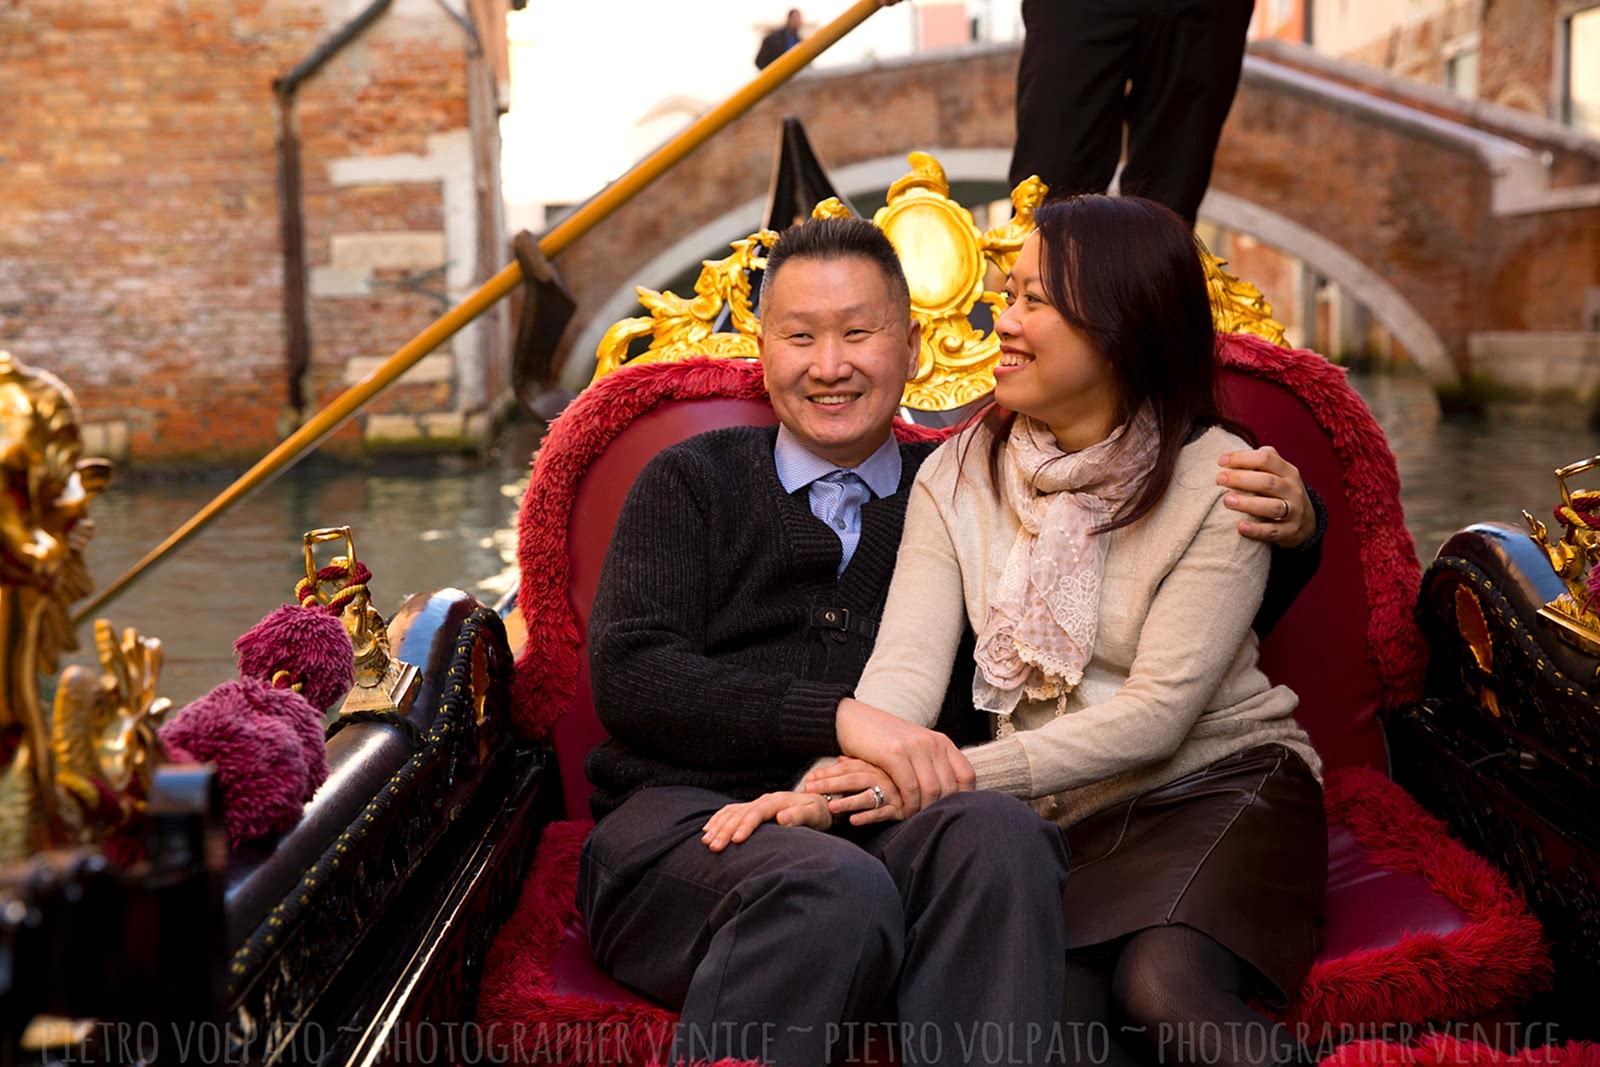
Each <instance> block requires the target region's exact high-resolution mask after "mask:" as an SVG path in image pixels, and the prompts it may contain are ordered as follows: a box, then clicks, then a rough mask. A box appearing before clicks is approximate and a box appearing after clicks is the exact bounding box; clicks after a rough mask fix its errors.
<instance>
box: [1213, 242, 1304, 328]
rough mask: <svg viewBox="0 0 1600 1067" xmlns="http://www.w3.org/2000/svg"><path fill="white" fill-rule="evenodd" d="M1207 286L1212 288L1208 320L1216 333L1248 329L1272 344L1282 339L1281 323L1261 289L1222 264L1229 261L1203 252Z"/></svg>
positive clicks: (1225, 264)
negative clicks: (1273, 315) (1209, 318)
mask: <svg viewBox="0 0 1600 1067" xmlns="http://www.w3.org/2000/svg"><path fill="white" fill-rule="evenodd" d="M1204 258H1205V264H1206V286H1207V287H1208V288H1209V289H1210V290H1211V320H1212V322H1213V323H1214V324H1215V325H1216V328H1217V332H1218V333H1251V334H1255V335H1256V336H1257V337H1260V338H1262V339H1263V340H1266V341H1271V342H1272V343H1273V344H1275V345H1281V344H1283V343H1284V337H1283V326H1282V324H1280V323H1279V322H1278V320H1277V319H1274V318H1273V317H1272V305H1271V304H1269V303H1267V298H1266V297H1265V296H1263V295H1262V293H1261V290H1260V289H1257V288H1256V287H1255V286H1253V285H1251V284H1250V283H1249V282H1246V281H1240V280H1239V279H1238V278H1236V277H1234V276H1233V275H1231V274H1229V273H1228V272H1227V271H1225V270H1223V269H1222V268H1223V267H1225V266H1227V263H1228V261H1227V260H1225V259H1218V258H1217V257H1216V256H1213V255H1212V254H1211V253H1210V252H1207V253H1206V254H1205V257H1204Z"/></svg>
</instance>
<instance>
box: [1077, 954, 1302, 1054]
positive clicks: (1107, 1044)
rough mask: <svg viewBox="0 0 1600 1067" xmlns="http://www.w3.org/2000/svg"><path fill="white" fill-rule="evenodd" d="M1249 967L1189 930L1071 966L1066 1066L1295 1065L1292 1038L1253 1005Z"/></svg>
mask: <svg viewBox="0 0 1600 1067" xmlns="http://www.w3.org/2000/svg"><path fill="white" fill-rule="evenodd" d="M1252 973H1253V972H1252V969H1251V968H1250V966H1249V965H1248V964H1246V963H1245V962H1244V961H1243V960H1241V959H1239V957H1237V956H1235V955H1234V954H1233V953H1232V952H1229V951H1228V950H1227V949H1226V948H1224V947H1222V946H1221V945H1219V944H1218V943H1217V942H1215V941H1213V940H1212V939H1211V938H1209V937H1207V936H1206V935H1205V934H1202V933H1201V932H1200V931H1198V930H1196V929H1194V928H1192V927H1188V926H1155V927H1151V928H1150V929H1148V930H1141V931H1140V932H1139V933H1137V934H1134V935H1133V936H1132V937H1130V938H1128V939H1127V940H1126V941H1124V942H1122V944H1121V946H1120V947H1119V948H1118V949H1116V951H1114V952H1112V953H1111V954H1110V955H1109V956H1107V957H1106V958H1105V959H1103V960H1092V961H1085V960H1078V959H1068V960H1067V991H1066V1000H1065V1003H1064V1005H1063V1007H1062V1022H1063V1024H1064V1027H1063V1032H1064V1036H1065V1041H1064V1042H1063V1044H1064V1047H1065V1049H1066V1054H1067V1057H1066V1062H1067V1063H1068V1064H1096V1065H1100V1067H1138V1065H1143V1064H1165V1065H1169V1067H1170V1065H1174V1064H1197V1063H1200V1064H1209V1065H1216V1067H1235V1065H1237V1067H1267V1065H1276V1064H1298V1063H1301V1062H1303V1057H1304V1055H1305V1053H1304V1051H1303V1050H1302V1049H1301V1047H1300V1045H1299V1043H1298V1042H1296V1041H1295V1039H1294V1036H1293V1035H1292V1034H1291V1033H1290V1032H1289V1030H1288V1029H1287V1028H1286V1027H1284V1026H1283V1025H1282V1024H1281V1023H1275V1022H1273V1021H1272V1020H1271V1019H1268V1018H1267V1017H1266V1016H1265V1015H1262V1014H1261V1013H1260V1012H1258V1011H1255V1010H1253V1009H1252V1008H1251V1007H1250V1004H1249V999H1248V998H1249V985H1250V983H1251V977H1252Z"/></svg>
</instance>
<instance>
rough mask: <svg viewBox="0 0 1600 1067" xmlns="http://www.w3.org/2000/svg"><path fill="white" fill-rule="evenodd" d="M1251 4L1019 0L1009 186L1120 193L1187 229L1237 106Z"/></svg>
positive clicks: (1247, 0)
mask: <svg viewBox="0 0 1600 1067" xmlns="http://www.w3.org/2000/svg"><path fill="white" fill-rule="evenodd" d="M1254 8H1255V0H1022V18H1023V23H1024V25H1025V26H1026V27H1027V36H1026V38H1025V39H1024V40H1023V44H1022V62H1021V64H1020V65H1019V67H1018V69H1017V142H1016V147H1015V148H1014V149H1013V151H1012V156H1011V184H1012V185H1013V186H1015V185H1016V184H1017V183H1019V182H1021V181H1022V180H1023V179H1025V178H1028V177H1029V176H1031V175H1034V174H1037V175H1038V176H1039V177H1040V178H1042V179H1044V182H1045V184H1046V185H1048V186H1050V191H1051V192H1052V193H1054V194H1056V195H1060V196H1070V195H1073V194H1076V193H1103V192H1105V191H1106V187H1107V186H1108V185H1110V184H1111V178H1112V175H1113V174H1114V173H1115V172H1116V169H1117V161H1118V159H1119V158H1120V157H1121V155H1122V145H1123V128H1124V124H1126V128H1127V146H1128V158H1127V162H1126V163H1125V164H1124V166H1123V169H1122V179H1121V182H1120V188H1121V190H1122V191H1123V192H1124V193H1128V194H1132V195H1138V196H1144V197H1148V198H1150V199H1152V200H1157V201H1160V202H1161V203H1163V204H1165V205H1167V206H1168V207H1170V208H1171V209H1172V210H1174V211H1176V212H1177V213H1178V214H1179V215H1180V216H1182V217H1183V219H1184V220H1185V221H1187V222H1188V223H1189V225H1190V226H1193V225H1194V222H1195V216H1196V214H1197V213H1198V212H1199V210H1200V201H1201V199H1202V198H1203V197H1204V196H1205V194H1206V186H1207V185H1208V184H1209V183H1210V181H1211V162H1212V158H1213V157H1214V156H1215V155H1216V151H1217V139H1218V138H1219V137H1221V135H1222V124H1223V122H1224V121H1225V120H1226V119H1227V117H1228V109H1229V108H1230V107H1232V106H1233V97H1234V93H1235V92H1236V91H1237V89H1238V87H1239V73H1240V69H1241V67H1242V65H1243V63H1244V44H1245V34H1246V32H1247V31H1248V29H1249V27H1250V15H1251V12H1252V11H1253V9H1254Z"/></svg>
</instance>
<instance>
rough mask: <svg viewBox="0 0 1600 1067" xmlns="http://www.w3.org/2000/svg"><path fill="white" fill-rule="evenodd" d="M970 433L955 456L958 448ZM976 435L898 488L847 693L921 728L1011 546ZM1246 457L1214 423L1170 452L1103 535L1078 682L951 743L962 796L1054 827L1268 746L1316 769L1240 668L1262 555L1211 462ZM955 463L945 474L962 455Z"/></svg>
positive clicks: (1272, 695)
mask: <svg viewBox="0 0 1600 1067" xmlns="http://www.w3.org/2000/svg"><path fill="white" fill-rule="evenodd" d="M969 441H970V447H969ZM988 445H989V432H988V430H986V429H985V428H983V427H981V426H979V427H974V428H973V429H971V430H968V431H966V432H965V433H963V434H961V435H960V436H958V437H955V438H953V439H951V440H950V441H948V442H946V443H945V444H944V445H943V446H942V447H941V448H939V450H938V451H936V452H935V453H934V454H933V455H932V456H930V457H929V458H928V460H927V462H926V463H924V464H923V465H922V470H921V471H920V472H919V473H918V475H917V479H916V481H915V483H914V484H913V485H912V487H911V499H910V501H909V503H908V505H907V509H906V522H905V534H904V536H903V538H902V540H901V542H900V555H899V559H898V561H897V562H896V565H895V572H894V580H893V583H892V584H891V585H890V587H889V600H888V604H887V606H886V608H885V611H884V618H883V622H882V624H881V626H880V627H879V630H878V638H877V644H876V647H875V649H874V651H873V654H872V659H871V660H870V661H869V662H868V664H867V668H866V671H865V673H864V674H863V675H862V677H861V682H860V684H859V685H858V686H857V687H856V696H857V697H858V698H859V699H861V700H863V701H865V702H867V703H868V704H872V705H874V706H876V707H879V708H882V709H884V710H885V711H889V712H892V713H894V714H896V715H899V716H901V717H902V718H906V719H910V720H911V721H913V722H917V723H921V724H922V725H924V726H932V724H933V722H934V719H935V717H936V716H937V714H938V710H939V707H940V704H941V702H942V700H943V697H944V692H945V688H946V686H947V684H948V682H949V679H950V668H951V664H952V662H953V661H954V658H955V654H956V646H957V644H958V642H959V641H960V638H961V635H962V629H963V624H964V623H970V624H971V625H972V627H973V629H974V631H977V632H981V631H982V629H983V623H984V620H985V619H986V618H987V617H988V612H989V599H990V597H991V595H992V594H993V592H994V590H995V587H996V585H997V583H998V582H999V579H1000V573H1001V571H1002V569H1003V568H1004V566H1005V562H1006V556H1007V554H1008V553H1009V552H1010V551H1011V546H1012V542H1013V540H1014V539H1015V537H1016V534H1017V529H1018V525H1019V524H1018V520H1017V517H1016V514H1015V512H1013V511H1012V509H1011V507H1010V506H1009V505H1008V504H1006V503H1005V502H1004V501H1003V500H1002V499H1001V498H1000V497H999V496H997V495H996V493H995V492H994V490H993V489H992V488H991V483H990V479H989V471H988V463H987V459H988ZM1247 447H1249V446H1248V445H1246V444H1245V443H1244V442H1243V441H1241V440H1240V439H1239V438H1237V437H1235V436H1233V435H1232V434H1229V433H1227V432H1225V431H1223V430H1220V429H1216V428H1212V429H1210V430H1207V431H1206V432H1205V433H1203V434H1201V435H1200V436H1199V437H1198V438H1196V439H1195V440H1194V441H1192V442H1190V443H1189V444H1188V445H1186V446H1185V447H1184V449H1183V451H1182V453H1181V454H1180V455H1179V458H1178V464H1177V469H1176V471H1175V472H1174V474H1173V479H1172V484H1171V486H1170V487H1169V488H1168V490H1167V492H1166V495H1165V496H1164V497H1162V499H1161V502H1160V504H1159V505H1157V507H1156V508H1155V510H1153V511H1152V512H1150V513H1149V514H1147V515H1146V516H1145V517H1144V518H1142V519H1140V520H1139V521H1138V522H1136V523H1134V524H1133V525H1132V526H1127V527H1124V528H1122V529H1120V530H1116V531H1113V532H1111V533H1108V534H1103V535H1100V536H1104V537H1107V538H1109V545H1108V550H1107V554H1106V569H1105V577H1104V581H1103V583H1102V585H1101V591H1100V613H1099V629H1098V634H1097V636H1096V640H1095V648H1094V655H1093V657H1092V658H1091V659H1090V661H1089V664H1088V666H1087V667H1086V668H1085V669H1084V674H1083V681H1082V682H1081V683H1080V684H1079V685H1078V686H1077V688H1075V689H1074V690H1072V692H1071V693H1069V694H1068V696H1067V701H1066V712H1065V714H1062V715H1060V716H1059V717H1058V716H1057V714H1056V710H1057V704H1056V702H1055V701H1053V700H1052V701H1049V702H1024V703H1023V704H1021V705H1019V706H1018V708H1017V710H1016V712H1015V713H1014V714H1013V716H1012V717H1013V719H1014V720H1015V722H1014V725H1015V726H1016V732H1015V733H1013V734H1009V735H1007V736H1003V737H999V738H997V739H996V740H994V741H990V742H987V743H985V744H981V745H976V746H974V747H972V748H969V749H967V750H966V756H967V758H968V759H969V760H971V761H972V767H973V769H974V770H975V771H976V772H977V776H978V788H980V789H994V790H998V791H1000V792H1003V793H1009V794H1011V795H1013V796H1018V797H1023V798H1030V799H1036V800H1038V801H1040V803H1039V804H1038V805H1037V806H1038V807H1039V808H1040V810H1041V812H1043V813H1044V814H1046V815H1049V816H1050V817H1053V818H1055V819H1057V820H1058V821H1059V822H1061V823H1062V824H1063V825H1070V824H1071V823H1074V822H1077V821H1078V820H1080V819H1083V818H1085V817H1087V816H1089V815H1092V814H1094V813H1095V812H1097V811H1101V810H1103V809H1104V808H1107V807H1109V806H1111V805H1112V804H1115V803H1117V802H1118V801H1121V800H1125V799H1127V798H1129V797H1132V796H1135V795H1137V794H1139V793H1142V792H1145V791H1146V790H1149V789H1153V788H1155V787H1158V786H1161V785H1164V784H1166V783H1168V782H1172V781H1175V780H1176V779H1178V778H1182V777H1183V776H1184V775H1187V774H1190V773H1192V772H1194V771H1197V770H1199V769H1201V768H1202V767H1205V766H1207V765H1208V764H1211V763H1214V762H1215V761H1217V760H1219V759H1222V758H1224V757H1226V756H1230V755H1232V754H1234V753H1236V752H1241V751H1244V750H1245V749H1248V748H1252V747H1254V746H1256V745H1262V744H1269V743H1273V742H1276V743H1278V744H1282V745H1285V746H1287V747H1288V748H1290V749H1292V750H1294V751H1295V752H1297V753H1299V755H1300V756H1301V758H1303V759H1304V760H1305V761H1306V763H1307V764H1308V765H1309V766H1310V768H1311V770H1312V772H1313V773H1320V768H1321V763H1320V761H1319V760H1318V759H1317V754H1316V751H1315V750H1314V749H1313V748H1312V747H1311V741H1310V739H1309V738H1307V737H1306V734H1305V732H1304V731H1303V730H1301V729H1300V727H1299V725H1298V724H1297V723H1296V722H1295V721H1294V718H1293V712H1294V708H1295V704H1296V702H1297V699H1296V697H1295V695H1294V693H1292V692H1291V691H1290V690H1288V689H1287V688H1285V687H1283V686H1274V685H1273V684H1272V683H1271V682H1269V681H1268V680H1267V677H1266V675H1264V674H1262V673H1261V671H1260V670H1259V669H1258V668H1257V666H1256V656H1257V645H1256V635H1255V633H1254V632H1253V631H1252V630H1251V628H1250V622H1251V619H1252V618H1254V616H1255V613H1256V609H1257V607H1258V606H1259V605H1260V603H1261V595H1262V591H1263V590H1264V589H1265V587H1266V582H1267V566H1268V556H1267V554H1268V552H1269V548H1268V546H1267V545H1265V544H1262V543H1260V542H1258V541H1251V540H1247V539H1246V538H1244V537H1241V536H1240V535H1239V533H1238V518H1239V516H1238V514H1237V513H1236V512H1233V511H1230V510H1228V509H1227V508H1226V507H1224V506H1223V503H1222V497H1223V494H1224V493H1225V492H1226V490H1225V489H1224V488H1223V487H1222V486H1219V485H1218V484H1217V480H1216V476H1217V470H1218V467H1217V457H1218V456H1220V455H1221V454H1222V453H1224V452H1228V451H1233V450H1237V449H1242V448H1247ZM963 455H965V457H966V463H965V466H964V468H963V467H962V466H961V464H960V462H959V460H960V457H961V456H963Z"/></svg>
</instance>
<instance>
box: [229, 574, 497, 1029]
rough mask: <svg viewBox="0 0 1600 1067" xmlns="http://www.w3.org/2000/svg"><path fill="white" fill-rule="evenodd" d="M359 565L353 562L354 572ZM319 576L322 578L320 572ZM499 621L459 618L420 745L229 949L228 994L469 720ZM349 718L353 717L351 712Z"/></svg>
mask: <svg viewBox="0 0 1600 1067" xmlns="http://www.w3.org/2000/svg"><path fill="white" fill-rule="evenodd" d="M364 569H365V568H358V573H359V572H360V571H362V570H364ZM362 577H363V578H364V577H365V576H362ZM318 578H319V579H320V578H321V573H320V572H319V574H318ZM501 626H503V623H501V621H500V616H498V615H497V614H495V612H494V611H493V610H492V609H490V608H487V607H479V608H477V609H475V610H474V611H473V612H472V613H471V614H470V615H468V616H467V617H466V619H465V620H464V621H463V622H462V624H461V629H460V630H459V631H458V632H457V634H456V647H455V653H454V655H453V656H452V657H451V659H450V667H449V670H448V671H446V673H445V681H444V686H443V689H442V692H443V696H442V697H441V698H440V700H439V708H438V713H437V714H436V715H435V716H434V720H433V724H432V725H431V726H430V727H428V729H427V731H426V732H425V733H423V734H422V737H421V747H419V748H418V750H417V751H416V752H414V753H413V754H412V756H411V758H410V759H409V760H407V761H406V763H405V764H404V765H403V766H402V767H401V768H400V769H399V770H398V771H396V772H395V774H394V776H393V777H392V778H390V779H389V781H388V782H387V783H386V784H385V785H384V787H383V788H382V789H380V790H379V791H378V793H377V795H376V796H374V797H373V798H372V799H371V800H370V801H368V803H367V806H366V808H365V809H364V810H363V811H362V812H361V814H360V815H359V816H357V817H356V819H355V821H354V822H352V823H351V824H350V825H349V826H348V827H346V829H345V830H344V832H343V833H341V834H340V835H339V836H338V838H337V839H335V840H334V842H333V843H332V844H331V845H329V846H328V847H327V849H325V850H324V851H323V853H322V855H321V857H319V858H318V860H317V862H316V863H315V864H313V865H312V866H311V868H310V870H308V871H306V872H305V874H304V875H302V876H301V878H300V883H299V885H298V886H296V887H295V888H294V889H293V890H291V891H290V892H289V894H288V896H286V897H285V898H284V899H283V901H282V902H281V903H280V904H278V906H277V907H275V908H273V909H272V911H271V912H269V913H268V914H267V917H266V918H265V919H263V920H262V922H261V924H260V925H259V926H257V927H256V929H255V932H253V933H252V934H251V935H250V937H249V939H248V940H247V941H246V942H245V943H244V945H242V946H241V947H240V948H239V950H238V951H237V952H235V953H234V954H233V958H232V959H231V960H230V961H229V963H228V995H229V996H230V997H236V996H238V995H239V993H240V991H241V990H242V989H243V988H244V985H245V983H246V982H247V981H248V980H249V979H250V977H251V976H252V975H254V974H255V973H256V972H257V971H258V970H259V969H260V967H261V966H262V964H263V963H265V962H266V960H267V958H268V957H269V956H270V955H271V954H272V952H273V951H274V950H275V949H276V948H277V947H278V946H279V944H280V942H281V940H282V939H283V938H284V937H285V936H286V935H287V934H288V932H289V931H290V930H291V929H292V928H293V927H294V926H295V924H296V923H297V922H299V920H300V919H301V917H302V916H303V914H304V913H305V911H306V910H307V909H308V908H309V907H311V905H312V904H313V903H314V902H315V901H316V899H317V898H318V897H319V895H320V894H321V893H322V892H323V890H324V888H325V887H326V886H327V885H329V884H330V883H332V882H333V880H334V879H335V878H336V877H337V875H338V873H339V868H340V867H341V866H342V865H343V863H344V862H345V861H346V860H347V859H349V858H350V857H351V856H352V854H353V853H355V852H358V851H359V849H360V846H361V844H362V843H363V842H365V841H366V840H367V838H368V836H369V835H370V834H371V832H372V828H373V827H374V826H375V825H377V824H378V822H379V821H380V820H381V819H382V818H383V817H384V815H386V814H387V813H388V811H389V809H390V808H392V807H393V806H394V805H395V804H396V803H398V802H399V801H400V799H401V798H402V797H403V796H404V794H405V793H406V792H407V791H408V789H409V788H410V786H411V784H412V782H413V781H415V780H416V778H417V775H419V774H420V773H422V772H423V771H424V770H425V769H426V768H427V767H428V766H429V765H430V764H432V763H433V762H434V761H436V760H437V759H439V757H440V754H441V752H442V751H443V750H444V749H445V747H446V745H447V744H449V742H450V740H451V736H450V735H451V734H452V732H454V731H455V730H456V729H457V727H458V726H459V725H460V724H461V723H470V722H471V721H472V718H471V712H472V706H473V702H474V699H475V694H474V693H473V691H472V649H473V647H474V645H476V643H477V639H478V634H479V632H480V631H481V630H482V629H483V628H484V627H488V628H489V633H490V634H491V635H492V634H495V633H498V632H500V629H499V628H500V627H501ZM351 718H352V720H355V719H356V716H351ZM357 721H360V720H357ZM384 721H386V720H384ZM413 729H414V727H413Z"/></svg>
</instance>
